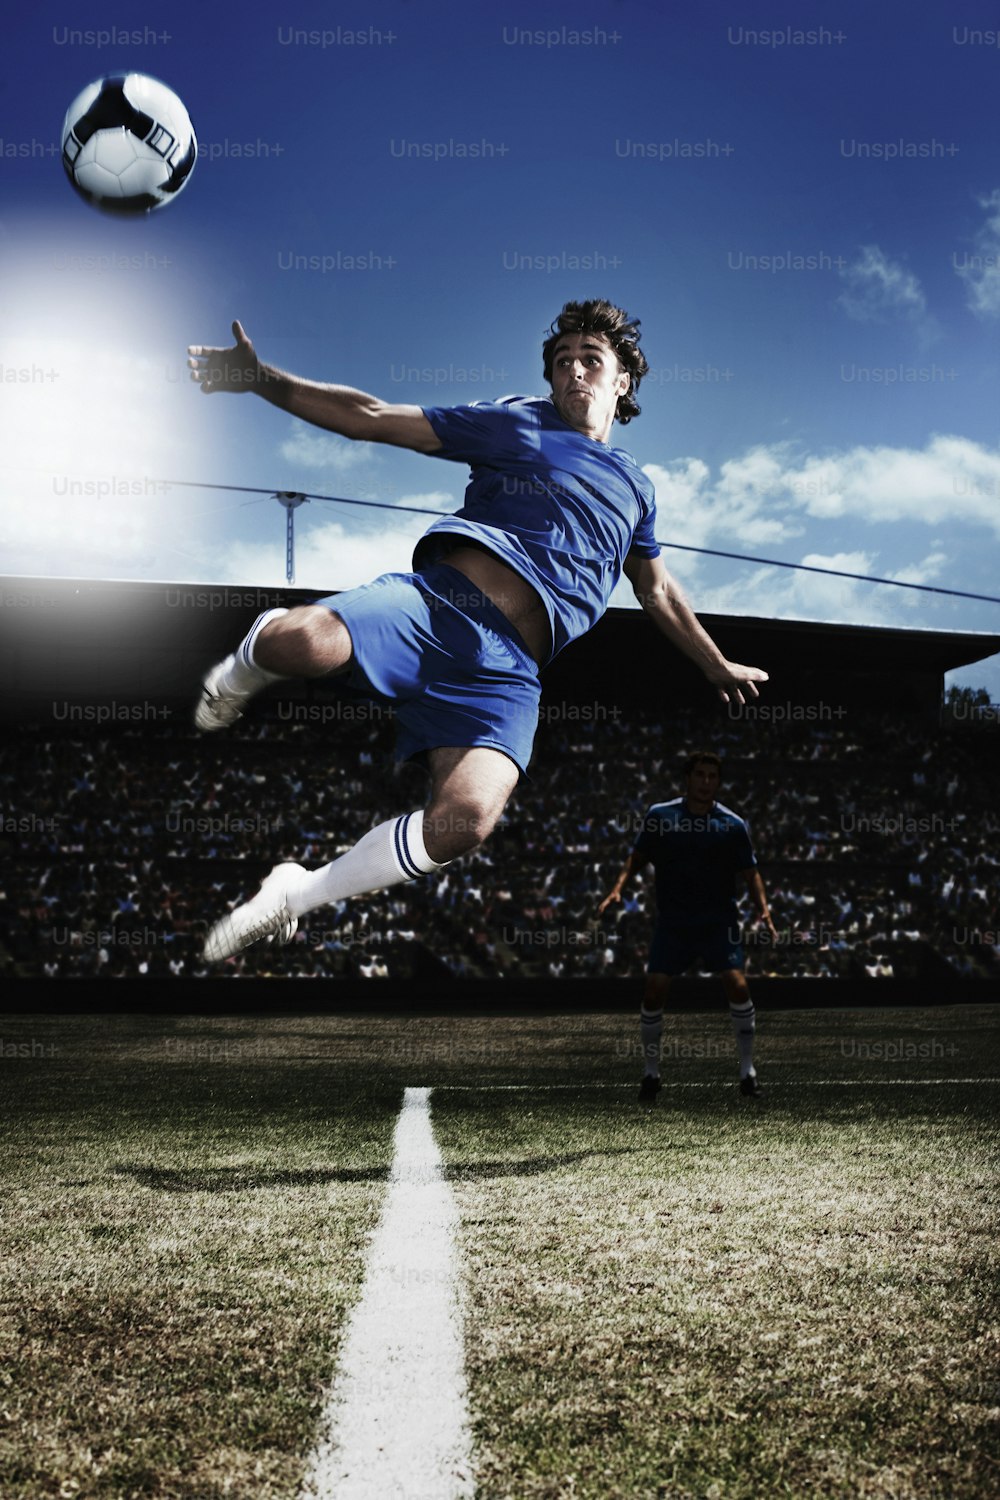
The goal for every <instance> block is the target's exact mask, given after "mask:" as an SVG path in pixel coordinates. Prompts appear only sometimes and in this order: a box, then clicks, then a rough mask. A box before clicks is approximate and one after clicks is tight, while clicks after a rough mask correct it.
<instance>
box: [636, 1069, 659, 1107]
mask: <svg viewBox="0 0 1000 1500" xmlns="http://www.w3.org/2000/svg"><path fill="white" fill-rule="evenodd" d="M662 1087H663V1084H662V1083H661V1082H660V1080H659V1079H658V1078H654V1077H653V1074H652V1073H647V1074H646V1076H645V1078H644V1079H643V1080H642V1082H641V1083H640V1085H639V1103H640V1104H655V1103H656V1096H657V1094H658V1093H659V1092H660V1090H661V1089H662Z"/></svg>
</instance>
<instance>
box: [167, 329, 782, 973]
mask: <svg viewBox="0 0 1000 1500" xmlns="http://www.w3.org/2000/svg"><path fill="white" fill-rule="evenodd" d="M233 332H234V334H235V336H236V344H235V346H234V347H233V348H231V349H212V348H202V347H201V346H197V347H192V348H191V349H190V350H189V355H190V358H189V361H188V362H189V364H190V366H191V371H192V379H194V380H195V381H197V382H198V383H199V384H200V385H201V388H202V390H203V391H204V392H206V393H208V394H211V393H213V392H216V391H230V392H233V393H244V392H251V391H252V392H254V393H256V394H257V395H259V396H262V397H263V398H264V399H265V400H266V401H269V402H270V403H271V404H272V405H274V406H277V407H280V408H281V409H282V410H284V411H287V412H290V413H291V414H292V415H293V416H296V417H300V418H302V419H303V420H305V421H308V422H312V423H313V424H315V425H316V426H318V427H323V428H326V429H328V430H329V431H331V432H336V433H340V434H341V435H342V436H343V437H347V438H354V439H357V440H359V441H363V442H375V443H389V444H393V445H394V446H396V447H401V448H410V449H412V450H413V451H415V452H417V453H425V454H430V455H434V456H436V457H438V458H447V459H453V460H455V461H456V462H459V463H464V464H467V465H468V466H469V467H470V469H471V471H472V476H471V482H470V484H469V486H468V489H467V490H466V493H465V501H464V504H463V505H462V508H461V509H460V510H459V511H458V512H457V513H456V514H455V515H451V516H444V517H442V518H441V520H439V521H435V522H434V523H433V525H432V526H431V527H430V528H429V530H428V531H427V532H426V533H425V534H424V536H423V537H422V538H421V539H420V541H419V542H418V543H417V547H416V550H415V552H414V558H413V567H414V571H413V572H412V573H387V574H383V575H382V576H381V577H379V578H376V579H375V580H374V581H373V582H372V583H370V584H366V585H364V586H362V587H361V588H355V589H350V590H348V591H347V592H345V593H342V594H333V595H329V596H327V597H325V598H322V599H320V600H318V601H317V602H316V603H314V604H307V605H302V606H300V607H298V608H295V609H290V610H285V609H273V610H268V611H266V612H265V613H264V614H262V615H261V616H259V618H258V619H257V620H256V621H255V622H254V624H253V626H252V627H251V629H250V631H249V633H248V635H247V636H246V637H245V639H244V640H243V641H242V642H241V643H240V645H239V646H237V648H236V650H235V651H234V652H233V654H232V655H231V656H229V657H227V658H226V659H225V661H222V662H220V663H219V664H218V665H217V666H215V667H213V668H212V670H211V671H210V672H209V673H208V675H207V676H206V678H205V682H204V687H203V690H202V695H201V701H200V703H199V705H198V707H197V710H196V714H195V722H196V724H197V726H198V727H199V728H200V729H202V730H206V731H207V730H215V729H220V728H223V727H224V726H226V725H228V724H232V723H233V722H234V721H235V720H236V719H238V718H239V717H240V715H241V714H242V713H243V711H244V709H245V708H246V705H247V703H248V702H249V700H250V698H251V697H253V695H254V694H255V693H258V692H260V691H261V690H262V689H263V688H265V687H266V686H267V685H268V684H269V683H273V682H276V681H278V680H279V679H280V678H282V677H284V678H288V677H325V676H327V675H329V674H341V673H346V674H348V675H347V678H346V680H347V681H348V683H349V684H350V685H351V686H352V687H354V688H357V689H360V690H361V691H363V692H365V693H368V694H369V695H371V696H372V697H374V698H375V699H376V700H378V701H383V702H391V703H393V704H394V705H395V709H396V722H397V755H398V756H399V758H400V759H412V758H419V759H420V760H421V761H422V762H423V763H424V765H425V766H426V768H427V770H428V772H429V773H430V796H429V800H428V802H427V805H426V807H424V808H421V809H417V810H415V811H414V812H411V813H408V814H406V815H404V816H402V817H396V818H390V819H388V820H387V821H386V822H384V823H380V824H379V825H378V826H377V827H375V828H373V829H371V830H370V831H369V832H368V833H366V834H365V835H364V837H363V838H362V839H360V840H359V842H358V843H357V844H355V846H354V847H353V848H352V849H350V850H348V852H347V853H346V854H343V855H341V857H340V858H339V859H336V860H334V861H333V862H332V863H331V864H328V865H324V866H323V867H322V868H321V869H318V870H305V869H303V867H302V866H301V865H297V864H294V863H288V864H281V865H278V866H276V867H275V868H274V869H273V870H272V871H271V873H270V874H269V875H268V876H267V877H266V879H265V880H264V881H263V883H262V885H261V888H260V890H259V891H258V893H257V895H256V896H254V897H253V898H252V899H251V900H249V901H247V902H245V903H244V904H243V905H241V906H237V907H236V908H235V909H234V910H232V911H231V912H229V913H228V914H227V915H226V916H224V917H223V918H222V919H221V920H220V921H219V922H217V923H216V924H215V926H214V927H213V928H212V930H211V931H210V932H209V934H208V938H207V940H206V943H205V950H204V956H205V957H206V958H207V959H208V960H209V961H213V962H214V961H218V960H219V959H223V958H227V957H229V956H230V955H232V954H234V953H236V952H238V951H239V950H240V949H241V948H245V947H247V946H248V945H249V944H250V943H254V942H257V941H259V940H260V939H262V938H274V939H276V940H277V941H279V942H288V941H289V940H290V938H291V937H292V936H293V934H294V932H295V930H296V926H297V923H298V919H299V917H301V916H302V915H303V914H304V913H305V912H308V911H312V910H313V909H314V908H315V907H319V906H325V905H328V904H330V903H332V902H337V901H342V900H345V899H347V898H349V897H352V896H360V895H363V894H366V893H368V892H370V891H377V890H383V889H385V888H386V887H388V886H392V885H396V884H398V883H399V882H401V881H406V880H413V879H415V878H417V877H418V876H420V875H427V874H430V873H432V872H433V871H436V870H440V869H441V868H442V867H443V866H444V865H446V864H448V863H449V862H450V861H451V860H453V859H456V858H458V857H459V856H460V855H463V854H466V853H468V852H469V851H470V850H472V849H475V848H476V847H477V846H478V845H479V844H480V843H481V842H482V841H483V840H484V839H485V838H486V837H487V835H488V834H489V833H490V832H491V830H492V829H493V827H494V825H495V824H496V822H497V819H498V818H499V817H500V814H501V813H502V812H503V809H504V806H505V804H506V802H507V799H508V797H509V796H510V794H511V792H512V791H513V789H514V787H515V786H516V784H517V781H518V779H519V777H520V775H521V774H522V773H523V772H524V771H525V769H526V767H527V764H528V760H529V757H530V754H531V748H532V744H533V740H534V734H535V728H536V726H537V722H538V701H539V696H540V691H541V689H540V684H539V680H538V672H539V669H540V668H541V667H543V666H545V664H546V663H547V662H549V661H551V659H552V658H553V657H554V656H555V654H556V653H557V652H558V651H560V650H562V648H563V647H564V646H565V645H567V644H568V643H569V642H570V641H572V640H574V639H575V638H576V637H577V636H580V635H583V634H584V632H585V631H588V630H589V629H590V628H591V626H592V625H594V624H595V623H596V622H597V620H598V619H600V617H601V615H602V614H603V613H604V611H605V609H606V608H607V603H608V598H609V596H610V594H611V591H612V589H613V588H614V587H615V585H616V583H617V582H618V580H619V578H620V577H621V575H622V573H623V572H624V574H625V576H626V577H627V578H628V579H629V582H630V583H631V585H632V588H633V589H634V591H635V594H636V597H637V598H638V599H639V602H640V603H641V605H642V607H643V609H644V610H645V612H646V613H647V614H648V615H649V616H650V618H651V619H652V620H653V622H654V623H655V624H656V625H657V626H658V627H659V629H660V630H662V631H663V633H664V634H665V635H666V636H667V638H668V639H669V640H670V641H671V642H672V643H673V644H674V645H675V646H676V647H677V648H678V649H679V650H681V651H682V652H684V653H685V655H687V656H688V657H690V658H691V659H692V660H693V661H694V662H696V663H697V665H698V666H699V667H700V668H701V670H702V671H703V672H704V674H705V676H706V677H707V679H708V680H709V681H710V682H712V683H714V684H715V686H716V687H717V689H718V691H719V695H720V697H721V698H722V700H723V702H727V703H728V702H729V701H730V698H732V699H733V700H735V701H736V702H739V703H743V702H744V701H746V700H745V699H744V697H743V694H744V692H746V693H747V694H748V696H749V697H750V698H756V697H757V696H758V693H757V683H758V682H764V681H766V680H767V673H766V672H763V671H761V670H760V669H759V668H758V667H745V666H740V665H739V664H737V663H735V662H730V661H727V660H726V658H725V657H724V656H723V655H722V653H721V651H720V650H719V648H718V647H717V646H716V644H715V642H714V641H713V640H712V639H711V637H710V636H709V635H708V634H707V632H706V631H705V630H704V629H703V627H702V626H701V624H700V623H699V621H698V619H697V617H696V616H695V614H694V613H693V611H692V609H691V607H690V605H689V604H688V603H687V600H686V599H685V597H684V595H683V593H682V591H681V589H680V588H679V586H678V585H677V583H676V582H675V581H674V579H673V578H671V576H670V575H669V574H668V572H667V570H666V568H665V567H664V566H663V563H662V561H661V559H660V548H659V546H658V544H657V542H656V533H655V517H656V508H655V498H654V492H653V486H652V484H651V483H650V481H649V479H648V477H647V476H646V475H645V474H644V473H643V472H642V470H641V469H640V468H639V467H638V465H637V464H636V462H635V460H634V459H633V458H632V456H631V455H630V454H629V453H627V452H625V450H624V449H621V448H613V447H612V446H611V444H610V442H609V438H610V434H611V427H612V423H613V422H614V420H615V418H616V417H617V419H618V421H620V422H622V423H626V422H628V421H630V420H631V419H632V418H633V417H635V416H638V414H639V406H638V404H637V402H636V400H635V393H636V391H637V389H638V386H639V381H640V380H641V378H642V376H643V375H644V374H645V373H646V371H647V370H648V365H647V363H646V359H645V356H644V355H643V353H642V350H641V349H640V348H639V342H638V339H639V324H638V322H637V321H636V320H632V319H630V318H629V316H628V314H627V313H625V312H623V311H622V309H621V308H618V307H614V306H613V305H612V304H611V303H609V302H605V301H590V302H582V303H578V302H567V303H566V304H565V306H564V307H563V310H562V312H561V313H560V314H559V317H558V318H557V319H556V321H555V322H554V323H553V324H552V326H551V328H550V330H549V336H548V337H547V338H546V340H545V342H544V344H543V346H542V364H543V373H544V376H545V379H546V380H547V381H548V382H549V384H550V386H551V391H552V394H551V397H550V398H540V397H530V398H526V397H509V398H506V399H505V400H503V401H497V402H488V401H486V402H476V403H474V404H473V405H471V406H458V407H429V408H422V407H419V406H400V405H390V404H388V403H387V402H384V401H381V400H379V399H378V398H377V397H375V396H370V395H366V394H365V393H364V392H363V391H358V390H353V389H352V388H350V387H348V386H337V385H321V384H316V383H314V382H312V381H308V380H303V379H300V378H299V377H298V376H295V375H288V374H285V373H284V372H282V371H280V370H276V369H274V368H272V367H271V366H269V365H265V364H262V363H261V361H260V360H259V359H258V357H257V354H256V351H255V350H254V347H253V345H252V343H251V342H250V340H249V339H248V338H247V336H246V334H245V333H244V331H243V329H242V328H241V327H240V325H239V323H234V324H233Z"/></svg>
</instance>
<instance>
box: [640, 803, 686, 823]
mask: <svg viewBox="0 0 1000 1500" xmlns="http://www.w3.org/2000/svg"><path fill="white" fill-rule="evenodd" d="M683 801H684V798H683V797H670V798H669V799H668V800H667V801H666V802H651V803H650V805H649V807H647V809H646V820H647V822H651V823H656V822H661V823H667V822H670V821H671V820H672V819H673V818H675V817H676V816H677V814H678V813H679V812H680V809H681V804H682V803H683Z"/></svg>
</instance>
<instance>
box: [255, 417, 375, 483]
mask: <svg viewBox="0 0 1000 1500" xmlns="http://www.w3.org/2000/svg"><path fill="white" fill-rule="evenodd" d="M373 449H374V445H373V444H372V443H359V442H355V441H354V440H353V439H351V438H345V437H340V436H338V434H337V433H335V432H317V431H316V429H315V428H314V427H310V426H309V425H308V424H307V423H306V422H301V421H299V420H298V419H297V418H295V419H294V420H293V423H292V431H291V435H290V436H289V437H287V438H286V439H285V441H284V442H283V443H282V444H281V446H280V448H279V449H278V452H279V453H280V454H281V457H282V458H283V459H284V460H285V461H286V463H290V464H298V465H299V467H300V468H302V469H329V470H332V471H333V472H334V473H337V474H342V473H344V472H345V471H346V470H348V469H356V468H357V467H358V465H359V464H362V463H367V462H370V460H371V457H372V453H373Z"/></svg>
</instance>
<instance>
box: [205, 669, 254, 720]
mask: <svg viewBox="0 0 1000 1500" xmlns="http://www.w3.org/2000/svg"><path fill="white" fill-rule="evenodd" d="M232 660H233V658H232V657H231V656H228V657H227V658H226V660H225V661H220V662H219V663H218V665H217V666H214V667H213V668H212V670H211V671H210V672H209V673H208V674H207V675H206V677H205V679H204V681H203V683H202V685H201V697H200V698H199V699H198V705H197V707H196V708H195V711H194V723H195V728H196V729H200V730H201V731H202V733H203V734H208V733H210V732H211V730H213V729H228V728H229V725H230V724H235V723H236V720H237V719H242V717H243V710H244V709H245V708H246V706H247V704H248V703H249V702H250V699H251V698H252V697H253V694H252V693H234V692H233V691H232V689H229V688H227V689H226V690H225V691H223V689H222V688H221V687H220V686H219V679H220V677H221V676H222V674H223V673H224V672H225V671H226V669H227V668H228V667H229V666H230V664H231V662H232Z"/></svg>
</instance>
